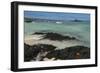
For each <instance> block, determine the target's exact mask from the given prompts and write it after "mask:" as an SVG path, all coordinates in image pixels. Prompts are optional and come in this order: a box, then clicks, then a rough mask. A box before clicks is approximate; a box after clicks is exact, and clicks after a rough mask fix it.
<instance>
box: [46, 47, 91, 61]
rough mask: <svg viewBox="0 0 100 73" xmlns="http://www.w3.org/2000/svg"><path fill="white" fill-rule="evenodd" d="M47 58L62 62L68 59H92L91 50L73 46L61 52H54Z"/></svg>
mask: <svg viewBox="0 0 100 73" xmlns="http://www.w3.org/2000/svg"><path fill="white" fill-rule="evenodd" d="M46 57H47V58H49V59H51V58H55V60H56V59H61V60H67V59H88V58H90V48H88V47H84V46H73V47H68V48H65V49H61V50H53V51H51V52H49V53H48V54H47V55H46Z"/></svg>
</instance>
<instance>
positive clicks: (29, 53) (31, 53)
mask: <svg viewBox="0 0 100 73" xmlns="http://www.w3.org/2000/svg"><path fill="white" fill-rule="evenodd" d="M55 48H56V47H55V46H53V45H48V44H36V45H33V46H29V45H27V44H24V61H31V60H36V56H37V55H38V54H39V53H41V52H49V51H52V50H54V49H55Z"/></svg>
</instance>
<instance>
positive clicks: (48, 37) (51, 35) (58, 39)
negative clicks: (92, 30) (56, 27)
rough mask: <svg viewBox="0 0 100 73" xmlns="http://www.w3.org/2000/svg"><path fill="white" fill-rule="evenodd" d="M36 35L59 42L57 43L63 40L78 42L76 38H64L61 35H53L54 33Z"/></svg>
mask: <svg viewBox="0 0 100 73" xmlns="http://www.w3.org/2000/svg"><path fill="white" fill-rule="evenodd" d="M34 34H37V35H39V34H41V35H44V36H43V39H49V40H54V41H55V40H57V41H63V40H77V38H75V37H70V36H64V35H61V34H59V33H53V32H48V33H46V32H45V33H43V32H35V33H34Z"/></svg>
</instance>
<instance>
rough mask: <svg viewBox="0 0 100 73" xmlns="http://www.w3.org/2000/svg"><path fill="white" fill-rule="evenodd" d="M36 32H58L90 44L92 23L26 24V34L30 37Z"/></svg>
mask: <svg viewBox="0 0 100 73" xmlns="http://www.w3.org/2000/svg"><path fill="white" fill-rule="evenodd" d="M34 32H56V33H60V34H64V35H71V36H74V37H77V38H79V39H80V40H82V41H84V42H86V43H87V44H90V23H89V22H88V21H86V22H66V23H48V22H30V23H27V22H25V23H24V34H25V35H30V34H33V33H34Z"/></svg>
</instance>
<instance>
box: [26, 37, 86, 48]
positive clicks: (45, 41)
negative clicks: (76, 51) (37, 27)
mask: <svg viewBox="0 0 100 73" xmlns="http://www.w3.org/2000/svg"><path fill="white" fill-rule="evenodd" d="M42 36H43V35H28V36H25V38H24V43H26V44H28V45H30V46H32V45H34V44H51V45H54V46H57V48H60V49H62V48H66V47H71V46H77V45H84V43H83V42H81V41H77V40H67V41H66V40H65V41H52V40H49V39H42V38H43V37H42Z"/></svg>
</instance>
